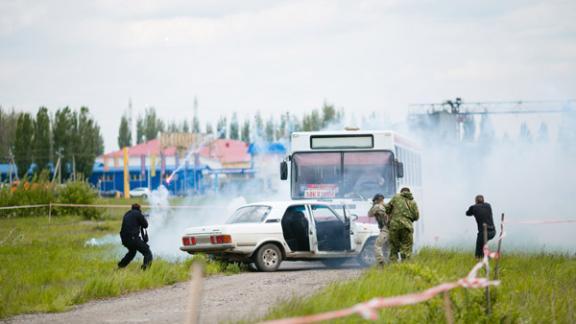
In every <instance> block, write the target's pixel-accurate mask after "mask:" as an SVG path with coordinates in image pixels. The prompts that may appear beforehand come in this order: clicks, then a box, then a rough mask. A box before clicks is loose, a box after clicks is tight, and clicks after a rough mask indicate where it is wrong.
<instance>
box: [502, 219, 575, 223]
mask: <svg viewBox="0 0 576 324" xmlns="http://www.w3.org/2000/svg"><path fill="white" fill-rule="evenodd" d="M504 223H506V224H568V223H576V219H549V220H544V219H541V220H538V219H534V220H524V221H504Z"/></svg>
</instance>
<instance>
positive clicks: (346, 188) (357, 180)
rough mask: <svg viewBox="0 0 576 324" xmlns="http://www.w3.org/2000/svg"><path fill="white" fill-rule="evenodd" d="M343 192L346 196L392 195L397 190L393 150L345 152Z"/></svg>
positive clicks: (370, 196)
mask: <svg viewBox="0 0 576 324" xmlns="http://www.w3.org/2000/svg"><path fill="white" fill-rule="evenodd" d="M343 154H344V159H343V161H344V173H343V179H342V186H341V193H342V197H344V198H363V199H370V198H372V197H373V196H374V195H375V194H377V193H381V194H383V195H384V196H387V197H389V196H391V195H393V194H394V190H395V188H394V187H395V179H394V164H393V163H392V161H393V160H392V153H391V152H344V153H343Z"/></svg>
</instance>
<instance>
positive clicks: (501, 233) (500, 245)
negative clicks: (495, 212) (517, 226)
mask: <svg viewBox="0 0 576 324" xmlns="http://www.w3.org/2000/svg"><path fill="white" fill-rule="evenodd" d="M502 235H504V213H502V218H501V220H500V237H502ZM501 248H502V240H498V249H497V250H496V253H497V254H496V255H497V257H496V264H495V265H494V280H498V269H499V265H500V257H501V256H502V255H501V254H500V251H501Z"/></svg>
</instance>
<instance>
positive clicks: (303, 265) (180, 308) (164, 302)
mask: <svg viewBox="0 0 576 324" xmlns="http://www.w3.org/2000/svg"><path fill="white" fill-rule="evenodd" d="M361 271H362V270H361V269H358V268H355V267H353V266H350V267H346V266H345V267H343V268H341V269H327V268H325V267H324V266H323V265H321V264H320V263H316V262H294V263H289V262H286V263H284V264H283V265H282V267H281V269H280V271H278V272H273V273H262V272H247V273H241V274H238V275H233V276H215V277H210V278H207V279H205V280H204V293H203V297H202V306H201V312H202V313H201V316H200V322H201V323H218V322H230V321H238V320H241V319H251V318H252V319H253V318H257V317H258V316H260V315H263V314H265V313H266V310H267V309H268V308H269V307H270V306H272V305H274V304H276V303H277V302H279V301H281V300H283V299H288V298H290V297H291V296H305V295H309V294H311V293H313V292H315V291H317V290H318V289H319V288H322V287H324V286H325V285H327V284H328V283H330V282H333V281H344V280H348V279H352V278H354V277H357V276H358V275H360V273H361ZM188 287H189V285H188V283H187V282H184V283H179V284H176V285H172V286H168V287H164V288H160V289H155V290H149V291H145V292H139V293H134V294H130V295H127V296H123V297H119V298H113V299H106V300H99V301H93V302H89V303H87V304H84V305H81V306H78V307H76V308H74V309H73V310H71V311H69V312H65V313H57V314H31V315H22V316H17V317H14V318H11V319H9V320H7V321H6V323H181V322H182V321H183V320H184V319H185V316H186V298H187V297H188Z"/></svg>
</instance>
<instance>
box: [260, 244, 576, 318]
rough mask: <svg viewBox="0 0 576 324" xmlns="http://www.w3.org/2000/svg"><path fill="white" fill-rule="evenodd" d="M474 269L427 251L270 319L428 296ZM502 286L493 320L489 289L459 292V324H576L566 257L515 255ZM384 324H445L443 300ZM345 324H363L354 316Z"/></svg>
mask: <svg viewBox="0 0 576 324" xmlns="http://www.w3.org/2000/svg"><path fill="white" fill-rule="evenodd" d="M474 264H475V260H474V258H473V257H472V255H471V254H470V253H464V252H458V251H442V250H436V249H423V250H422V251H421V252H420V253H419V254H418V255H417V256H415V257H414V258H413V259H412V260H411V261H409V262H405V263H400V264H392V265H389V266H387V267H385V268H384V269H376V268H374V269H370V270H368V271H367V272H366V273H364V274H363V275H362V276H361V277H360V278H359V279H357V280H353V281H350V282H346V283H336V284H332V285H330V286H328V287H327V288H326V289H324V290H322V291H321V292H319V293H317V294H315V295H313V296H311V297H308V298H305V299H292V300H289V301H287V302H285V303H282V304H280V305H278V306H277V307H275V308H274V309H272V310H271V311H270V312H269V313H268V315H267V316H266V319H277V318H284V317H290V316H300V315H308V314H315V313H319V312H325V311H330V310H336V309H341V308H346V307H350V306H353V305H355V304H357V303H359V302H364V301H368V300H370V299H371V298H374V297H386V296H396V295H403V294H408V293H414V292H419V291H423V290H425V289H427V288H430V287H432V286H434V285H436V284H439V283H442V282H446V281H454V280H456V279H458V278H462V277H464V276H465V275H466V274H467V272H468V271H469V270H470V268H472V266H473V265H474ZM500 279H501V280H502V284H501V286H500V287H498V288H491V290H492V304H493V309H492V314H491V315H490V316H488V315H486V314H485V297H484V289H463V288H459V289H456V290H453V291H452V292H451V293H450V299H451V301H452V305H453V311H454V316H455V320H456V322H458V323H482V322H485V323H496V322H501V323H554V322H556V323H574V322H576V309H575V308H576V306H574V305H575V301H576V260H575V259H574V258H570V257H568V256H563V255H545V254H536V255H529V254H511V255H505V256H504V258H503V259H502V262H501V272H500ZM379 315H380V322H382V323H392V322H395V323H439V322H440V323H442V322H445V314H444V308H443V302H442V299H441V297H435V298H433V299H431V300H429V301H427V302H424V303H421V304H417V305H412V306H403V307H397V308H388V309H384V310H381V311H379ZM334 322H341V323H350V322H353V323H356V322H358V323H360V322H364V320H363V319H362V318H361V317H360V316H358V315H354V316H352V317H348V318H345V319H342V320H338V321H334Z"/></svg>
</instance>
